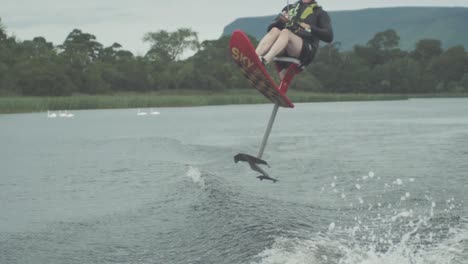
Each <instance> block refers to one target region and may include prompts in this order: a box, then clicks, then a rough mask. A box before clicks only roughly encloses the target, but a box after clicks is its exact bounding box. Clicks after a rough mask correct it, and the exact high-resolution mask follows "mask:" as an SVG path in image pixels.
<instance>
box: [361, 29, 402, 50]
mask: <svg viewBox="0 0 468 264" xmlns="http://www.w3.org/2000/svg"><path fill="white" fill-rule="evenodd" d="M399 45H400V36H398V34H397V33H396V31H395V30H394V29H387V30H385V31H382V32H378V33H377V34H375V36H374V37H373V38H372V39H371V40H369V41H368V42H367V46H368V47H370V48H373V49H376V50H391V49H396V48H398V46H399Z"/></svg>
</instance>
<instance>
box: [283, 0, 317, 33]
mask: <svg viewBox="0 0 468 264" xmlns="http://www.w3.org/2000/svg"><path fill="white" fill-rule="evenodd" d="M300 7H301V2H300V1H299V2H298V3H296V6H295V7H292V8H291V9H289V12H288V15H289V17H290V20H289V22H288V23H286V28H295V25H296V23H301V22H304V21H305V20H306V18H307V17H308V16H309V15H311V14H313V13H314V8H316V7H319V5H318V4H317V3H313V4H309V5H308V6H307V7H306V8H304V10H303V11H302V13H301V14H298V12H299V8H300Z"/></svg>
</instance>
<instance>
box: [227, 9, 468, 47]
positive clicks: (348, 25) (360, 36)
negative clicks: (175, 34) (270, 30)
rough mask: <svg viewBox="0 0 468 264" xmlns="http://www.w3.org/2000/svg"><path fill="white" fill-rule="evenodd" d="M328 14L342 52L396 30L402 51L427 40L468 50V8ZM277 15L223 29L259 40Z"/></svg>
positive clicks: (236, 23)
mask: <svg viewBox="0 0 468 264" xmlns="http://www.w3.org/2000/svg"><path fill="white" fill-rule="evenodd" d="M325 10H326V6H325ZM329 14H330V16H331V18H332V23H333V29H334V33H335V40H334V41H335V42H341V44H342V45H341V49H342V50H351V49H352V48H353V46H354V45H356V44H366V43H367V41H368V40H370V39H371V38H372V37H373V36H374V35H375V33H377V32H380V31H384V30H386V29H395V30H396V31H397V33H398V35H399V36H400V38H401V39H400V48H401V49H403V50H413V49H414V45H415V43H416V42H417V41H418V40H420V39H425V38H432V39H439V40H441V41H442V44H443V47H444V48H447V47H453V46H455V45H463V46H464V47H465V48H466V49H468V30H467V29H466V27H467V26H468V8H464V7H442V8H441V7H395V8H372V9H363V10H356V11H334V12H333V11H332V12H329ZM275 16H276V15H272V16H264V17H250V18H239V19H237V20H235V21H234V22H232V23H230V24H229V25H227V26H226V27H225V28H224V31H223V36H224V35H230V34H231V32H232V31H234V30H236V29H242V30H244V31H246V32H247V33H248V34H250V35H252V36H254V37H256V38H257V39H260V38H261V37H262V36H263V35H264V34H265V32H266V27H267V26H268V25H269V24H270V23H271V21H272V20H273V19H274V18H275Z"/></svg>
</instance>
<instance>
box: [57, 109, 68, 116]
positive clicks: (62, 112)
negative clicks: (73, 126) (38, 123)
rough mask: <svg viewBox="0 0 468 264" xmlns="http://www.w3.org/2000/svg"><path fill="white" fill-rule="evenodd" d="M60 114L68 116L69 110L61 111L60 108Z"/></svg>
mask: <svg viewBox="0 0 468 264" xmlns="http://www.w3.org/2000/svg"><path fill="white" fill-rule="evenodd" d="M59 116H60V117H67V110H65V111H61V110H60V111H59Z"/></svg>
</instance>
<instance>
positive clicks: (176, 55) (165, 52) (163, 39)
mask: <svg viewBox="0 0 468 264" xmlns="http://www.w3.org/2000/svg"><path fill="white" fill-rule="evenodd" d="M143 41H145V42H149V43H150V44H151V48H150V50H149V51H148V53H147V54H146V56H147V57H148V58H150V59H152V60H157V61H163V62H173V61H176V60H178V59H180V56H181V55H182V54H183V53H184V52H185V51H187V50H188V49H189V50H193V51H196V50H198V48H199V45H200V44H199V41H198V33H197V32H195V31H192V30H191V29H189V28H180V29H178V30H177V31H175V32H168V31H166V30H160V31H158V32H149V33H146V34H145V36H144V37H143Z"/></svg>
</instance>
